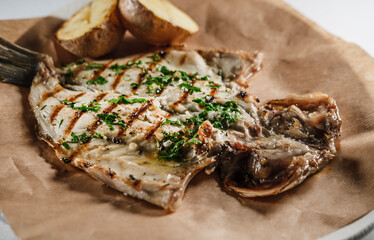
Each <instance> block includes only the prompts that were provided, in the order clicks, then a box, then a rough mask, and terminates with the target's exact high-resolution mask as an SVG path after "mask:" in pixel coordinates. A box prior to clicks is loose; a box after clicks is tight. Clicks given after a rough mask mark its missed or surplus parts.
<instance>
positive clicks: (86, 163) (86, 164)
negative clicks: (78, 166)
mask: <svg viewBox="0 0 374 240" xmlns="http://www.w3.org/2000/svg"><path fill="white" fill-rule="evenodd" d="M83 166H84V167H85V168H90V167H91V166H92V164H91V163H89V162H84V163H83Z"/></svg>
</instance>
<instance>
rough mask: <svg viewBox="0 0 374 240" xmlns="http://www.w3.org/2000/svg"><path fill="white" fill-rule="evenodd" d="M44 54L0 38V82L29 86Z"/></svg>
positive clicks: (44, 57)
mask: <svg viewBox="0 0 374 240" xmlns="http://www.w3.org/2000/svg"><path fill="white" fill-rule="evenodd" d="M45 59H46V55H43V54H41V53H37V52H33V51H30V50H28V49H25V48H22V47H20V46H17V45H16V44H14V43H11V42H8V41H6V40H5V39H3V38H0V82H4V83H12V84H16V85H20V86H24V87H29V86H30V85H31V83H32V80H33V78H34V76H35V74H36V73H37V71H38V69H39V67H40V63H41V62H44V61H45Z"/></svg>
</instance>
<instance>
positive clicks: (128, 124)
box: [117, 101, 151, 138]
mask: <svg viewBox="0 0 374 240" xmlns="http://www.w3.org/2000/svg"><path fill="white" fill-rule="evenodd" d="M150 105H151V101H148V102H146V103H144V104H143V105H142V106H141V107H140V108H137V109H135V111H133V112H132V113H131V114H130V117H129V118H128V120H127V122H126V123H125V126H126V129H124V128H120V129H119V132H118V134H117V138H120V137H121V136H122V135H123V134H124V133H125V132H126V130H127V129H128V128H129V127H131V125H132V124H133V122H134V121H135V120H136V119H137V118H138V117H139V116H140V114H142V113H143V112H144V111H145V110H146V109H147V108H148V107H149V106H150Z"/></svg>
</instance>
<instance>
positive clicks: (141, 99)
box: [108, 96, 148, 104]
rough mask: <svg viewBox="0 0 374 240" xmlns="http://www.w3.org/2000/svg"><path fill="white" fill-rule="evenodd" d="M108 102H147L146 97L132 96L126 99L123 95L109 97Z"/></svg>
mask: <svg viewBox="0 0 374 240" xmlns="http://www.w3.org/2000/svg"><path fill="white" fill-rule="evenodd" d="M108 102H110V103H116V104H121V103H122V104H133V103H143V102H148V100H147V99H144V98H133V99H128V98H126V97H125V96H119V98H117V99H110V100H109V101H108Z"/></svg>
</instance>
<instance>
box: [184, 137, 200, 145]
mask: <svg viewBox="0 0 374 240" xmlns="http://www.w3.org/2000/svg"><path fill="white" fill-rule="evenodd" d="M190 143H196V144H201V141H200V140H199V139H196V138H193V139H190V140H188V141H187V144H190Z"/></svg>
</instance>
